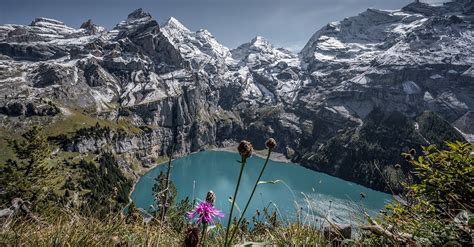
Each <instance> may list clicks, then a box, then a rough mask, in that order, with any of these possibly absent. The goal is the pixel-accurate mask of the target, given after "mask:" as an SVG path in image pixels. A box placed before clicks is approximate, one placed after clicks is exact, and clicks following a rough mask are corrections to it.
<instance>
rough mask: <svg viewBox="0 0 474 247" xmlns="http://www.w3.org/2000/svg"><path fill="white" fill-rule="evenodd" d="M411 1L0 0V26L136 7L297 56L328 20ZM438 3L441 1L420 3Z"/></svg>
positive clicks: (74, 19) (107, 18) (80, 18)
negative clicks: (261, 42) (262, 40)
mask: <svg viewBox="0 0 474 247" xmlns="http://www.w3.org/2000/svg"><path fill="white" fill-rule="evenodd" d="M412 1H413V0H0V24H30V23H31V21H32V20H33V19H34V18H35V17H40V16H41V17H49V18H53V19H57V20H60V21H63V22H64V23H65V24H66V25H68V26H71V27H75V28H78V27H79V26H80V25H81V23H82V22H84V21H85V20H87V19H92V20H93V22H94V23H95V24H98V25H101V26H104V27H106V28H107V29H112V28H113V27H114V26H115V25H116V24H117V23H119V22H120V21H121V20H124V19H126V17H127V15H128V14H129V13H131V12H132V11H133V10H135V9H137V8H143V9H144V10H145V11H146V12H149V13H150V14H152V16H153V17H155V18H156V19H157V20H158V22H159V23H160V24H161V23H164V22H165V21H166V20H167V19H168V18H169V17H171V16H173V17H175V18H177V19H178V20H179V21H180V22H182V23H183V24H184V25H185V26H186V27H188V28H189V29H190V30H193V31H196V30H199V29H207V30H208V31H210V32H211V33H212V34H213V35H214V37H216V39H217V40H218V41H219V42H221V43H222V44H224V45H225V46H227V47H229V48H235V47H237V46H239V45H240V44H243V43H246V42H249V41H250V40H251V39H252V38H253V37H255V36H257V35H259V36H263V37H265V38H266V39H267V40H269V41H270V42H271V43H273V44H274V45H275V46H276V47H284V48H287V49H289V50H292V51H295V52H298V51H299V50H300V49H301V48H302V47H303V46H304V45H305V44H306V42H307V41H308V40H309V38H310V37H311V36H312V35H313V33H315V32H316V31H317V30H318V29H320V28H321V27H322V26H324V25H326V24H327V23H329V22H331V21H338V20H342V19H344V18H345V17H349V16H354V15H357V14H358V13H360V12H362V11H364V10H366V9H367V8H378V9H400V8H401V7H403V6H405V5H407V4H408V3H410V2H412ZM424 1H431V2H439V1H441V0H424Z"/></svg>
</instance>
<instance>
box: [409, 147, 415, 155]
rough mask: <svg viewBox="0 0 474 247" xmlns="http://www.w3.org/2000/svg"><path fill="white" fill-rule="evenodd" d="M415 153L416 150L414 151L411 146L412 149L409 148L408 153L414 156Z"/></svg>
mask: <svg viewBox="0 0 474 247" xmlns="http://www.w3.org/2000/svg"><path fill="white" fill-rule="evenodd" d="M415 154H416V151H415V149H413V148H412V149H410V155H411V156H415Z"/></svg>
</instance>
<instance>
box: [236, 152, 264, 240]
mask: <svg viewBox="0 0 474 247" xmlns="http://www.w3.org/2000/svg"><path fill="white" fill-rule="evenodd" d="M271 153H272V149H271V148H269V149H268V154H267V159H266V160H265V164H264V165H263V167H262V170H260V174H259V175H258V178H257V181H255V185H254V186H253V189H252V193H251V194H250V197H249V199H248V201H247V204H245V208H244V211H242V215H240V218H239V221H237V226H236V227H235V229H234V230H233V231H232V234H231V235H230V240H229V242H232V239H234V236H235V234H236V233H237V229H239V225H240V223H241V222H242V220H243V219H244V215H245V212H247V208H248V207H249V205H250V201H251V200H252V197H253V194H254V193H255V190H256V189H257V186H258V182H260V179H261V178H262V175H263V171H265V168H266V167H267V164H268V160H269V159H270V154H271Z"/></svg>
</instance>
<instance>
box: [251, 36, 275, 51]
mask: <svg viewBox="0 0 474 247" xmlns="http://www.w3.org/2000/svg"><path fill="white" fill-rule="evenodd" d="M250 44H251V45H252V46H255V47H267V48H273V45H272V44H271V43H270V41H268V40H267V39H265V38H264V37H262V36H255V38H253V39H252V40H251V41H250Z"/></svg>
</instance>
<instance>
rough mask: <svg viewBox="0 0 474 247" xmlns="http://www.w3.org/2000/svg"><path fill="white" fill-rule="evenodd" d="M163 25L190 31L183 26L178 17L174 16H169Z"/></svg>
mask: <svg viewBox="0 0 474 247" xmlns="http://www.w3.org/2000/svg"><path fill="white" fill-rule="evenodd" d="M165 26H167V27H170V28H173V29H179V30H183V31H187V32H190V30H189V29H188V28H187V27H185V26H184V25H183V24H182V23H181V22H180V21H179V20H178V19H176V18H174V17H170V18H169V19H168V20H167V21H166V23H165Z"/></svg>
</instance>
